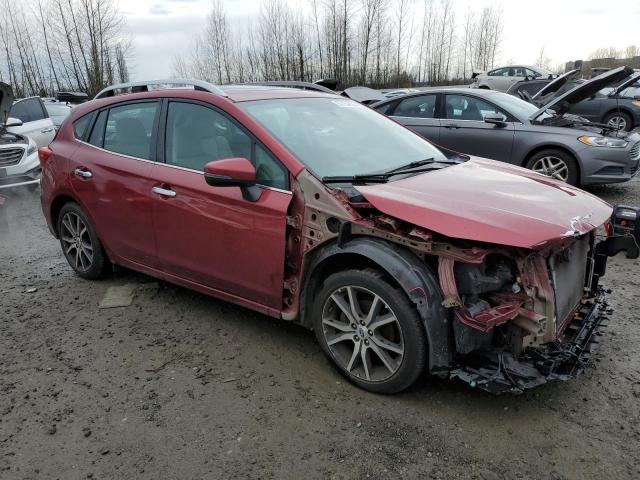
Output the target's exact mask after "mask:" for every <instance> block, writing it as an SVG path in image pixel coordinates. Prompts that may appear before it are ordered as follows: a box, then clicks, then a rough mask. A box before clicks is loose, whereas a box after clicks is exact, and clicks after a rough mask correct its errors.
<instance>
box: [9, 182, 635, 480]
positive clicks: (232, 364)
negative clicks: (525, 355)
mask: <svg viewBox="0 0 640 480" xmlns="http://www.w3.org/2000/svg"><path fill="white" fill-rule="evenodd" d="M639 192H640V182H638V181H634V182H631V183H628V184H626V185H622V186H615V187H603V188H599V189H597V190H594V193H595V194H597V195H600V196H602V197H603V198H605V199H606V200H608V201H610V202H613V203H617V202H625V203H629V204H636V205H640V194H639ZM3 195H8V200H7V203H6V204H5V206H4V207H0V209H3V210H0V246H1V248H0V265H1V267H0V478H1V479H31V478H34V479H35V478H44V479H65V480H66V479H80V478H94V479H123V478H126V479H132V478H136V479H159V478H162V479H174V478H175V479H181V480H182V479H195V478H310V479H315V478H336V479H352V478H354V479H355V478H357V479H363V478H375V479H384V478H398V477H400V476H401V477H403V478H464V479H466V478H478V479H484V480H494V479H502V478H504V479H511V478H523V479H525V478H526V479H601V478H616V479H623V478H639V477H640V458H639V454H638V452H640V348H638V345H639V344H640V334H639V331H640V329H639V328H638V327H639V325H638V316H637V313H636V312H637V311H636V308H637V299H636V296H637V294H638V291H639V290H638V285H639V283H640V273H639V271H638V266H639V262H638V261H629V260H625V259H624V258H615V259H612V260H611V261H610V264H609V269H608V273H607V277H606V282H604V283H605V285H606V286H608V287H610V288H612V289H613V293H612V295H611V300H612V302H613V303H614V305H616V316H615V321H614V322H612V323H611V327H610V329H609V335H608V336H607V338H606V342H605V343H604V344H603V346H602V348H601V349H600V351H599V355H598V357H597V363H596V367H595V368H593V369H590V370H589V371H587V372H586V373H585V374H584V375H583V376H581V377H580V378H579V379H578V380H574V381H571V382H565V383H558V384H550V385H545V386H543V387H541V388H539V389H537V390H534V391H529V392H527V393H525V394H523V395H521V396H503V397H493V396H490V395H488V394H485V393H483V392H481V391H476V390H472V389H470V388H468V387H466V386H465V385H462V384H458V383H454V382H451V381H441V380H435V379H432V378H428V377H427V378H424V379H422V380H421V381H420V382H419V383H418V384H417V385H416V386H415V387H413V388H412V389H411V390H410V391H407V392H405V393H402V394H399V395H395V396H378V395H373V394H369V393H366V392H364V391H362V390H359V389H357V388H355V387H353V386H352V385H350V384H349V383H346V382H345V381H344V380H343V379H342V378H341V377H340V376H339V375H338V374H337V373H336V371H335V370H334V369H333V368H331V367H330V365H329V362H328V361H327V360H326V359H325V358H324V357H323V355H322V353H321V351H320V349H319V347H318V346H317V345H316V343H315V341H314V337H313V335H312V334H311V333H310V332H307V331H305V330H303V329H301V328H298V327H296V326H293V325H290V324H287V323H285V322H283V321H276V320H273V319H270V318H267V317H265V316H262V315H259V314H257V313H253V312H251V311H249V310H245V309H243V308H240V307H236V306H233V305H230V304H227V303H224V302H221V301H218V300H215V299H212V298H209V297H206V296H203V295H200V294H197V293H194V292H191V291H189V290H186V289H183V288H179V287H176V286H173V285H169V284H166V283H163V282H156V281H155V280H154V279H152V278H149V277H146V276H143V275H139V274H136V273H132V272H129V271H120V272H117V273H116V274H115V275H113V276H112V277H111V278H109V279H107V280H104V281H100V282H88V281H84V280H81V279H80V278H78V277H76V276H75V275H74V274H73V273H72V271H71V269H70V268H69V267H68V266H67V264H66V262H65V260H64V258H63V256H62V253H61V252H60V248H59V245H58V243H57V241H56V240H55V239H54V238H53V237H51V236H50V235H49V233H48V231H47V229H46V225H45V222H44V219H43V217H42V214H41V211H40V206H39V201H38V197H37V194H34V193H30V192H28V191H26V190H25V191H16V192H13V193H11V194H7V193H6V192H3ZM2 214H4V215H5V217H6V218H4V219H2V218H1V217H2ZM3 222H4V223H3ZM122 285H133V286H135V298H134V300H133V303H132V304H131V305H130V306H128V307H124V308H113V309H99V308H98V305H99V303H100V301H101V300H102V298H103V296H104V295H105V293H106V291H107V289H108V288H109V287H112V286H122Z"/></svg>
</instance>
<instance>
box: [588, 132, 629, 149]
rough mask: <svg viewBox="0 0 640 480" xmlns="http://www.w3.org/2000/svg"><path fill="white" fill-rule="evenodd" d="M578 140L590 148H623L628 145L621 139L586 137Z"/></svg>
mask: <svg viewBox="0 0 640 480" xmlns="http://www.w3.org/2000/svg"><path fill="white" fill-rule="evenodd" d="M578 140H579V141H581V142H582V143H584V144H585V145H590V146H592V147H611V148H624V147H626V146H627V145H628V144H629V142H627V141H626V140H622V139H621V138H611V137H589V136H587V135H584V136H582V137H579V138H578Z"/></svg>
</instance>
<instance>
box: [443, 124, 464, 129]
mask: <svg viewBox="0 0 640 480" xmlns="http://www.w3.org/2000/svg"><path fill="white" fill-rule="evenodd" d="M443 127H444V128H448V129H452V128H460V127H459V126H458V125H453V124H451V123H450V124H445V125H443Z"/></svg>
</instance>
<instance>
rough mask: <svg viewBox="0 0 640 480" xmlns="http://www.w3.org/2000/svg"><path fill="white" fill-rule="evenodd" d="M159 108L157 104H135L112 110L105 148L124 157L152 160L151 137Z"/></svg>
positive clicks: (107, 124)
mask: <svg viewBox="0 0 640 480" xmlns="http://www.w3.org/2000/svg"><path fill="white" fill-rule="evenodd" d="M157 108H158V106H157V102H153V103H133V104H128V105H122V106H120V107H112V108H110V109H109V110H108V112H109V113H108V116H107V122H106V127H105V129H104V147H103V148H104V149H105V150H109V151H111V152H115V153H120V154H122V155H128V156H131V157H136V158H142V159H144V160H151V137H152V133H153V124H154V120H155V116H156V110H157ZM102 113H104V112H101V115H102ZM98 120H100V119H98ZM96 126H97V125H96ZM94 130H95V127H94ZM92 136H93V135H92ZM90 143H92V142H90Z"/></svg>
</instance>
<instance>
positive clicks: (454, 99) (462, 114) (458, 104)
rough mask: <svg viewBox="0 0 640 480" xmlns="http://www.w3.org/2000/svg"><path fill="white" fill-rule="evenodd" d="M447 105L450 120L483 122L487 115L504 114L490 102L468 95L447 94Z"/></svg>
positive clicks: (447, 114)
mask: <svg viewBox="0 0 640 480" xmlns="http://www.w3.org/2000/svg"><path fill="white" fill-rule="evenodd" d="M445 107H446V118H447V119H449V120H476V121H479V122H482V121H484V117H486V116H487V115H503V116H504V114H502V113H501V112H499V111H498V109H497V108H496V107H494V106H493V105H491V104H490V103H488V102H485V101H483V100H480V99H478V98H474V97H468V96H466V95H447V97H446V101H445ZM505 118H506V117H505Z"/></svg>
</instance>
